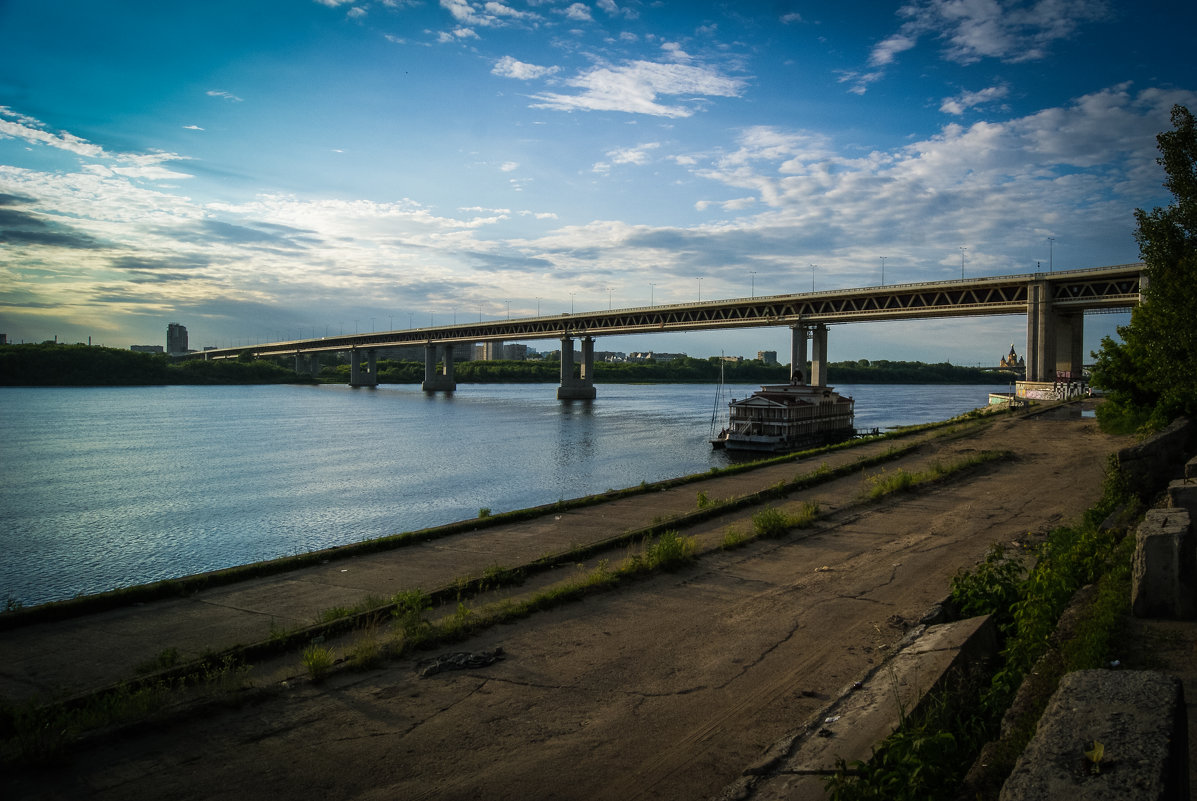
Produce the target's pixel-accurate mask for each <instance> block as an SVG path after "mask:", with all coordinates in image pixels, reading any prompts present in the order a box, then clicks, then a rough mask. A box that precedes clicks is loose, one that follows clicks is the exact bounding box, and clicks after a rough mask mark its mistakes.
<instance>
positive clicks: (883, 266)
mask: <svg viewBox="0 0 1197 801" xmlns="http://www.w3.org/2000/svg"><path fill="white" fill-rule="evenodd" d="M888 258H889V256H882V257H881V286H885V260H886V259H888Z"/></svg>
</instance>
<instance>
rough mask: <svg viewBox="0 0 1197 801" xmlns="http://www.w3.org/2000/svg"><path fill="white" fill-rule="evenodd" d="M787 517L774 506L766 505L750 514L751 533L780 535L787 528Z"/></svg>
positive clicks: (767, 536) (763, 535)
mask: <svg viewBox="0 0 1197 801" xmlns="http://www.w3.org/2000/svg"><path fill="white" fill-rule="evenodd" d="M789 522H790V521H789V517H788V516H787V515H786V513H785V512H783V511H782V510H781V509H778V508H777V507H776V506H768V507H765V508H764V509H761V510H760V511H759V512H754V513H753V515H752V533H753V534H755V535H756V536H758V537H765V538H769V539H771V538H774V537H780V536H782V535H783V534H785V533H786V531H788V530H789V527H790V526H789Z"/></svg>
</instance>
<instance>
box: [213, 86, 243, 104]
mask: <svg viewBox="0 0 1197 801" xmlns="http://www.w3.org/2000/svg"><path fill="white" fill-rule="evenodd" d="M207 95H208V97H221V98H224V99H225V100H231V101H233V102H234V103H240V102H242V101H241V98H239V97H237V95H235V94H233V93H232V92H226V91H224V90H223V89H209V90H208V91H207Z"/></svg>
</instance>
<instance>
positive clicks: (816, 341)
mask: <svg viewBox="0 0 1197 801" xmlns="http://www.w3.org/2000/svg"><path fill="white" fill-rule="evenodd" d="M809 383H810V385H811V386H812V387H825V386H827V326H826V325H824V324H823V323H819V324H818V325H816V326H813V327H812V328H811V336H810V382H809Z"/></svg>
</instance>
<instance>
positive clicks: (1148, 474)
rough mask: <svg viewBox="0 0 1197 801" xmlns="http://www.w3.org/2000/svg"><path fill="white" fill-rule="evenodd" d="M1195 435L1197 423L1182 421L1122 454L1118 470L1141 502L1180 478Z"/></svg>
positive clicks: (1119, 453)
mask: <svg viewBox="0 0 1197 801" xmlns="http://www.w3.org/2000/svg"><path fill="white" fill-rule="evenodd" d="M1193 431H1194V427H1193V423H1192V422H1191V421H1190V420H1189V419H1187V418H1184V417H1180V418H1177V419H1176V420H1174V421H1172V423H1171V424H1170V425H1169V426H1168V427H1167V428H1165V429H1163V430H1162V431H1159V432H1157V433H1156V434H1154V435H1152V436H1151V437H1148V438H1147V439H1145V440H1144V441H1143V442H1140V443H1138V444H1136V445H1132V446H1130V447H1127V448H1123V449H1122V450H1120V451H1119V452H1118V466H1119V467H1120V468H1121V469H1122V473H1123V475H1124V476H1125V477H1126V480H1127V483H1128V484H1129V485H1130V488H1131V489H1132V490H1133V491H1134V492H1135V493H1136V494H1137V495H1138V496H1139V497H1140V498H1141V499H1144V500H1146V499H1147V498H1150V497H1151V496H1152V495H1154V494H1155V493H1156V492H1158V491H1159V489H1160V487H1163V486H1164V485H1165V484H1166V483H1167V482H1168V480H1169V479H1171V478H1172V477H1173V476H1175V475H1176V474H1177V472H1178V471H1179V469H1180V466H1181V465H1182V464H1184V462H1185V459H1186V458H1188V454H1189V453H1190V452H1191V451H1190V450H1189V448H1190V446H1191V443H1192V441H1193Z"/></svg>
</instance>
